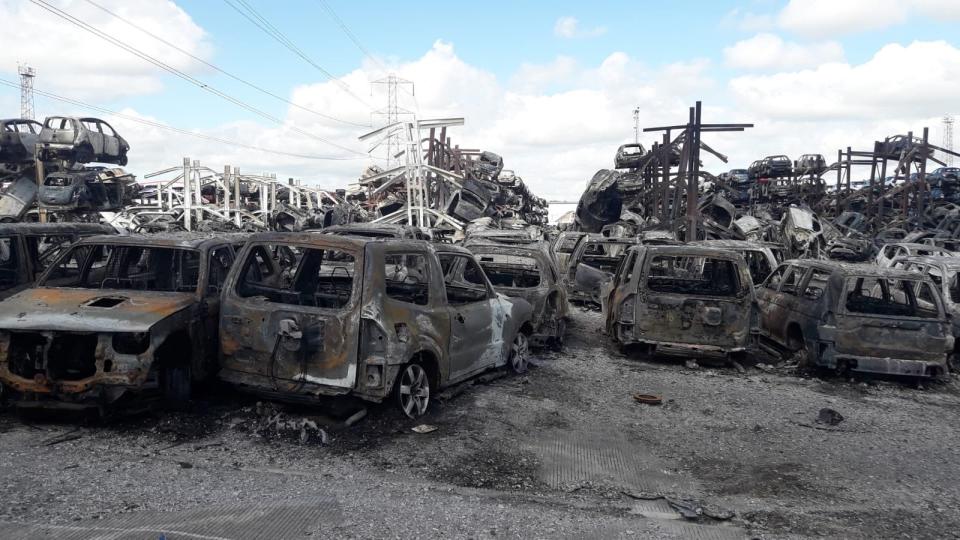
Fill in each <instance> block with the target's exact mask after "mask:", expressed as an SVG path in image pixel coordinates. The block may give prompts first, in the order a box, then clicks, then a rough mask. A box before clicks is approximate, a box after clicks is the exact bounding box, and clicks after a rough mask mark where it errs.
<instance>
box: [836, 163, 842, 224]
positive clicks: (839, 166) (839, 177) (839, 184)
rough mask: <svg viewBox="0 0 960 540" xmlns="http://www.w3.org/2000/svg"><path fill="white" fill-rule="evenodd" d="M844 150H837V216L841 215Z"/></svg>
mask: <svg viewBox="0 0 960 540" xmlns="http://www.w3.org/2000/svg"><path fill="white" fill-rule="evenodd" d="M842 181H843V150H837V204H836V206H837V215H838V216H839V215H840V195H841V191H840V190H841V189H843V184H842Z"/></svg>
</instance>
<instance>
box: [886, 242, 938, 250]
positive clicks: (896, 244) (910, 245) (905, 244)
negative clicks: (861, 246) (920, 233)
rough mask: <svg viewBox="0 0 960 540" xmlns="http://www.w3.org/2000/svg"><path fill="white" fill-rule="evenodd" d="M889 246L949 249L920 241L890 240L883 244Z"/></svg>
mask: <svg viewBox="0 0 960 540" xmlns="http://www.w3.org/2000/svg"><path fill="white" fill-rule="evenodd" d="M887 246H902V247H905V248H912V249H926V250H930V249H939V250H940V251H948V250H946V249H943V248H940V247H937V246H931V245H930V244H921V243H919V242H890V243H887V244H884V245H883V247H887Z"/></svg>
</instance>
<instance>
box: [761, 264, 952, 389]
mask: <svg viewBox="0 0 960 540" xmlns="http://www.w3.org/2000/svg"><path fill="white" fill-rule="evenodd" d="M757 300H758V302H759V304H760V313H761V315H760V326H761V335H762V336H763V338H764V339H765V340H767V341H769V342H772V343H773V344H775V345H776V346H777V347H778V348H780V349H782V350H786V351H791V352H794V353H796V354H797V356H798V363H799V365H800V367H801V368H814V367H824V368H830V369H836V370H838V371H846V370H850V371H860V372H868V373H880V374H892V375H911V376H917V377H936V376H940V375H943V374H944V373H946V366H947V355H948V354H950V353H952V352H953V349H954V338H953V334H952V331H951V328H950V323H949V321H948V320H947V316H946V312H945V311H944V307H943V301H942V299H941V296H940V291H939V290H938V289H937V288H936V287H935V286H934V283H933V282H932V281H930V280H929V279H928V278H924V276H922V275H920V274H917V273H914V272H907V271H904V270H893V269H883V268H878V267H876V266H870V265H862V264H847V263H838V262H833V261H813V260H790V261H787V262H785V263H783V264H782V265H780V267H778V268H777V270H776V271H774V273H773V274H771V275H770V277H769V278H767V281H766V282H765V283H764V284H763V285H762V286H761V287H758V288H757Z"/></svg>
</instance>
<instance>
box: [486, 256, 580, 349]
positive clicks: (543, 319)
mask: <svg viewBox="0 0 960 540" xmlns="http://www.w3.org/2000/svg"><path fill="white" fill-rule="evenodd" d="M468 248H469V249H470V251H471V252H473V254H474V255H475V256H476V258H477V260H478V261H479V262H480V267H481V268H483V271H484V273H485V274H486V275H487V278H489V279H490V283H491V284H493V288H494V290H496V291H497V292H498V293H501V294H504V295H507V296H509V297H510V298H522V299H523V300H526V301H527V302H529V303H530V305H531V306H533V316H532V317H533V318H532V321H531V322H532V324H533V333H532V334H531V335H530V336H529V337H530V345H531V346H532V347H538V348H539V347H551V348H553V349H556V350H559V349H561V348H562V347H563V341H564V336H565V335H566V328H567V323H566V319H567V316H568V315H569V313H568V306H567V291H566V289H565V288H564V286H563V284H562V283H561V281H560V271H559V270H558V269H557V266H556V263H555V262H554V260H553V258H552V257H551V256H550V254H549V252H548V251H547V250H544V249H541V248H537V247H524V246H501V245H492V244H474V245H471V246H468Z"/></svg>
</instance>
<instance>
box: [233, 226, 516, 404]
mask: <svg viewBox="0 0 960 540" xmlns="http://www.w3.org/2000/svg"><path fill="white" fill-rule="evenodd" d="M239 261H240V262H239V263H238V264H237V265H236V266H235V268H234V270H233V271H232V272H231V273H230V276H229V278H228V279H227V283H226V286H225V292H224V296H223V308H222V310H221V329H220V344H221V347H220V349H221V356H222V358H221V365H222V369H221V371H220V378H221V379H222V380H224V381H226V382H228V383H230V384H233V385H236V386H237V387H239V388H241V389H243V390H247V391H251V392H254V393H258V394H261V395H266V396H268V397H271V398H275V399H282V400H288V401H306V402H315V401H316V398H317V396H343V395H352V396H355V397H358V398H360V399H363V400H367V401H373V402H381V401H384V400H388V399H392V400H393V401H394V402H395V403H396V404H397V405H398V406H399V407H400V409H401V410H402V411H403V412H404V413H405V414H406V415H408V416H410V417H417V416H420V415H423V414H425V413H426V411H427V408H428V406H429V404H430V397H431V395H433V392H435V391H436V390H437V389H439V388H441V387H444V386H447V385H449V384H453V383H456V382H459V381H462V380H464V379H466V378H469V377H471V376H474V375H476V374H477V373H480V372H482V371H484V370H487V369H491V368H495V367H499V366H503V365H507V364H509V365H510V367H511V368H513V369H514V370H517V371H522V370H523V369H525V366H526V355H527V353H528V351H527V347H528V336H529V335H530V334H531V333H532V332H533V327H532V324H531V322H530V321H531V311H532V308H531V307H530V305H529V303H527V302H525V301H523V300H518V299H509V298H507V297H506V296H504V295H499V294H497V293H496V292H495V291H494V290H493V287H492V286H491V285H490V282H489V280H487V278H486V276H485V275H484V273H483V270H482V268H481V267H480V266H479V264H478V263H477V261H476V259H475V258H474V256H473V255H472V254H471V253H470V252H469V251H467V250H465V249H463V248H459V247H454V246H447V245H433V244H429V243H427V242H424V241H417V240H394V239H389V240H385V239H370V238H361V237H355V236H338V235H328V234H311V233H263V234H258V235H256V236H254V237H253V238H252V239H251V240H250V242H249V243H248V244H247V245H246V247H245V248H244V251H243V252H242V253H241V255H240V257H239Z"/></svg>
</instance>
